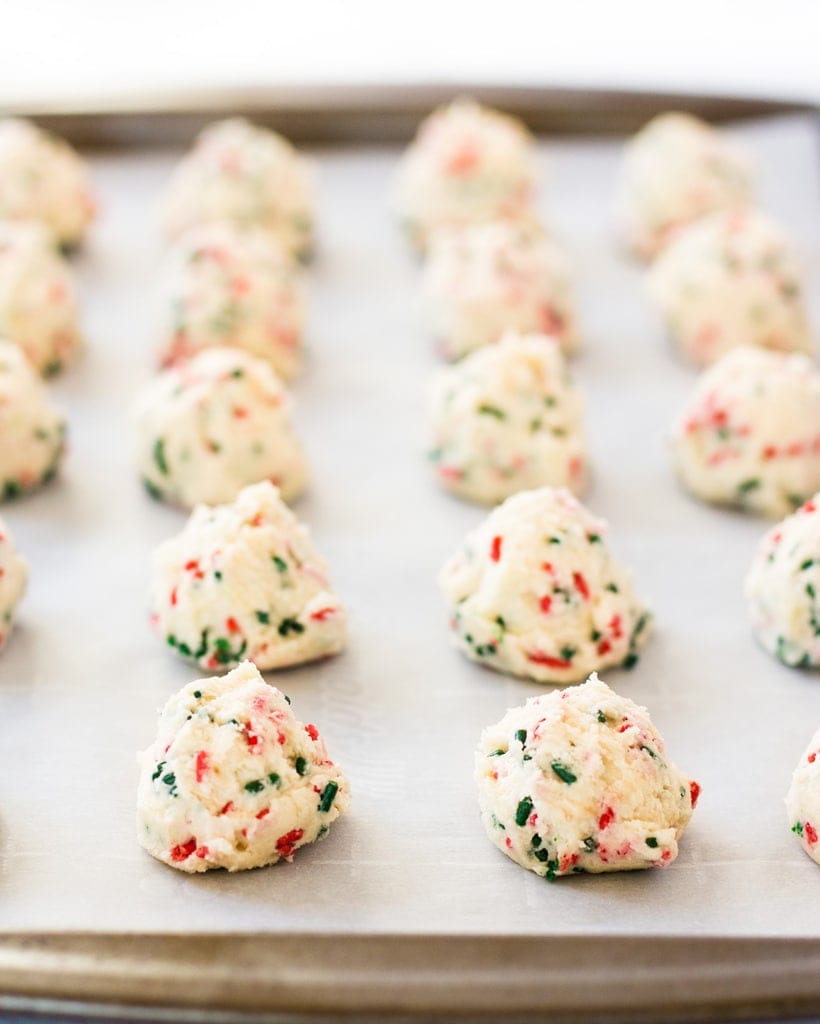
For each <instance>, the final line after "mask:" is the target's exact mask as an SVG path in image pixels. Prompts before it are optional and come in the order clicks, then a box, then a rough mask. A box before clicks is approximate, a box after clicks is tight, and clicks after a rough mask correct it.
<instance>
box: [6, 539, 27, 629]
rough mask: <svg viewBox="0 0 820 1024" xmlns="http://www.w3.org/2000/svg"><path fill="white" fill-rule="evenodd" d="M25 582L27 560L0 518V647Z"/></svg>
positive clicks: (10, 627) (22, 592)
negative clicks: (20, 552) (18, 549)
mask: <svg viewBox="0 0 820 1024" xmlns="http://www.w3.org/2000/svg"><path fill="white" fill-rule="evenodd" d="M27 583H28V562H26V560H25V558H23V557H22V555H20V554H19V553H18V551H17V548H16V547H15V545H14V538H13V537H12V535H11V532H10V531H9V528H8V527H7V526H6V524H5V523H4V522H3V520H2V519H0V648H2V647H3V646H4V644H5V643H6V641H7V640H8V638H9V634H10V633H11V630H12V627H13V626H14V617H15V614H16V612H17V605H18V604H19V603H20V600H21V598H22V597H23V594H24V593H25V591H26V584H27Z"/></svg>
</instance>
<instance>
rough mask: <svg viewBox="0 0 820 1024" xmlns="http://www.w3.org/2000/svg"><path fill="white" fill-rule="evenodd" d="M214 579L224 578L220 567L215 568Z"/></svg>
mask: <svg viewBox="0 0 820 1024" xmlns="http://www.w3.org/2000/svg"><path fill="white" fill-rule="evenodd" d="M214 579H215V580H221V579H222V573H221V572H220V571H219V569H215V570H214Z"/></svg>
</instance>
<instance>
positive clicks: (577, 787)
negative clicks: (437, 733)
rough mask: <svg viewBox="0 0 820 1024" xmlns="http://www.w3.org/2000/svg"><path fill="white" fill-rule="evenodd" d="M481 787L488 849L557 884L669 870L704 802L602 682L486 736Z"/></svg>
mask: <svg viewBox="0 0 820 1024" xmlns="http://www.w3.org/2000/svg"><path fill="white" fill-rule="evenodd" d="M476 781H477V783H478V793H479V805H480V808H481V820H482V823H483V825H484V828H485V830H486V832H487V835H488V836H489V838H490V841H491V842H492V843H493V844H494V845H495V846H497V847H498V848H499V850H501V851H502V853H505V854H506V855H507V856H508V857H510V858H511V859H512V860H514V861H515V862H516V863H517V864H520V865H521V866H522V867H524V868H527V869H528V870H529V871H534V872H535V873H536V874H538V875H542V876H544V877H545V878H547V879H548V880H549V881H553V880H554V879H555V878H558V877H559V876H561V875H570V874H578V873H590V874H598V873H600V872H604V871H635V870H637V869H640V868H653V867H666V866H668V865H669V864H671V863H672V861H673V860H674V859H675V858H676V857H677V855H678V843H679V842H680V838H681V835H682V833H683V830H684V829H685V828H686V826H687V824H688V823H689V819H690V818H691V816H692V811H693V809H694V807H695V804H696V803H697V799H698V796H699V794H700V786H699V785H698V784H697V782H694V781H693V780H691V779H690V778H689V777H688V776H687V775H685V774H684V773H683V772H681V771H679V770H678V769H677V768H676V767H675V765H674V764H672V762H671V761H670V760H669V757H668V756H667V754H666V750H665V747H664V742H663V739H662V738H661V736H660V735H659V733H658V731H657V730H656V729H655V728H654V726H653V725H652V722H651V720H650V718H649V713H648V712H647V710H646V708H642V707H639V706H638V705H637V704H634V703H633V702H632V701H631V700H628V699H627V698H625V697H620V696H619V695H618V694H616V693H614V692H613V691H612V690H611V689H610V688H609V687H608V686H607V685H606V683H604V682H603V681H601V680H600V679H598V677H597V676H596V675H595V674H593V675H591V676H590V678H589V679H588V681H587V682H585V683H584V684H583V685H581V686H577V687H573V688H572V689H569V690H555V691H553V692H552V693H549V694H545V695H543V696H540V697H532V698H530V700H528V701H527V703H526V704H525V705H524V706H523V707H517V708H512V709H511V710H509V711H508V712H507V713H506V715H505V716H504V717H503V718H502V719H501V721H500V722H498V723H497V724H496V725H493V726H490V727H489V728H487V729H485V730H484V732H483V733H482V736H481V742H480V743H479V747H478V751H477V753H476Z"/></svg>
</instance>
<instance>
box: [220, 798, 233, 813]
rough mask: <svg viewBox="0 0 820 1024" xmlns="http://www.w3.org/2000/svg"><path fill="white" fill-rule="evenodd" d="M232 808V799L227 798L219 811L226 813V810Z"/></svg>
mask: <svg viewBox="0 0 820 1024" xmlns="http://www.w3.org/2000/svg"><path fill="white" fill-rule="evenodd" d="M232 810H233V800H229V801H228V802H227V803H226V804H225V806H224V807H223V808H222V810H221V811H220V812H219V813H220V814H227V813H228V811H232Z"/></svg>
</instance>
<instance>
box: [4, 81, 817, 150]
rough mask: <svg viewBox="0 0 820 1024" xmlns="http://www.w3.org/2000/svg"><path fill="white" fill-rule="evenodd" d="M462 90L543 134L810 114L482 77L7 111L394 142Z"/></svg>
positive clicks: (96, 130) (122, 126)
mask: <svg viewBox="0 0 820 1024" xmlns="http://www.w3.org/2000/svg"><path fill="white" fill-rule="evenodd" d="M457 95H470V96H475V97H476V98H477V99H479V100H481V101H482V102H485V103H489V104H492V105H496V106H500V107H503V108H504V109H506V110H508V111H510V112H511V113H514V114H517V115H519V116H520V117H522V118H524V119H525V120H526V121H527V123H528V124H529V126H530V127H531V128H532V129H533V130H534V131H550V132H557V133H562V134H570V135H572V134H581V133H588V132H595V133H598V132H606V133H623V132H632V131H635V130H637V128H639V127H640V125H641V124H642V123H643V122H644V121H646V120H647V119H648V118H649V117H651V116H652V115H653V114H655V113H658V112H659V111H662V110H668V109H670V108H675V109H680V108H683V109H686V110H690V111H691V112H692V113H695V114H698V115H700V116H702V117H706V118H708V119H711V120H716V121H722V120H728V119H730V118H744V117H761V116H765V115H770V114H777V113H789V112H806V111H811V110H813V109H814V108H813V107H812V106H811V105H810V104H806V103H803V102H800V101H798V100H795V101H794V102H789V101H787V100H771V99H767V98H766V97H764V96H746V97H741V96H731V95H716V94H705V93H696V92H689V93H683V92H680V93H675V92H652V91H650V90H644V91H638V90H634V91H626V90H614V89H603V88H600V87H594V86H593V87H590V88H583V87H580V86H572V87H569V86H546V85H544V86H537V87H536V86H527V85H499V84H491V83H482V82H479V81H464V82H455V81H454V82H438V83H429V84H425V85H419V84H412V83H411V84H401V83H388V84H385V85H382V86H378V87H376V86H373V85H368V84H361V85H353V84H343V85H338V86H333V85H331V84H326V85H321V86H316V85H313V86H311V85H290V86H279V87H271V86H266V87H262V86H260V87H256V88H253V87H235V88H222V89H213V88H206V87H199V88H197V87H192V88H190V89H185V90H177V91H173V92H168V91H158V92H154V93H152V92H150V91H140V92H124V93H122V94H113V95H106V96H100V95H97V94H89V95H87V96H85V97H81V96H72V97H71V98H70V100H69V101H66V99H65V98H63V97H60V96H57V95H55V96H54V97H52V98H51V99H47V98H40V99H39V100H35V101H32V102H31V103H29V104H19V103H18V104H9V103H7V102H6V103H4V102H3V101H2V99H0V114H17V115H26V116H31V117H35V118H37V119H38V121H40V122H41V123H42V124H43V125H44V126H45V127H47V128H51V129H52V130H54V131H58V132H60V133H61V134H63V135H65V136H66V137H67V138H69V139H70V140H71V141H73V142H75V143H78V144H84V145H100V146H106V145H114V144H117V145H122V144H131V145H150V144H152V143H153V144H157V143H160V144H169V143H181V142H185V141H188V140H189V139H190V138H191V135H192V134H193V133H194V132H195V131H197V130H199V128H201V127H202V126H203V125H204V124H206V123H207V121H208V120H209V119H212V118H213V117H215V116H220V115H225V114H227V113H231V114H237V113H238V114H245V115H247V116H251V117H253V118H254V119H255V120H256V121H258V122H260V123H263V124H269V125H271V126H273V127H276V128H278V129H279V130H281V131H283V132H284V133H285V134H287V135H289V136H290V137H291V138H293V139H294V141H297V142H309V141H313V142H323V141H351V140H352V141H356V140H358V141H365V140H370V141H374V140H375V141H387V140H400V139H407V138H409V137H410V136H411V135H412V133H413V131H414V130H415V128H416V126H417V124H418V121H419V118H420V117H421V116H422V115H423V114H425V113H427V112H428V111H429V110H430V108H431V107H433V106H435V105H437V104H439V103H443V102H446V101H448V100H450V99H452V97H453V96H457Z"/></svg>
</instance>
